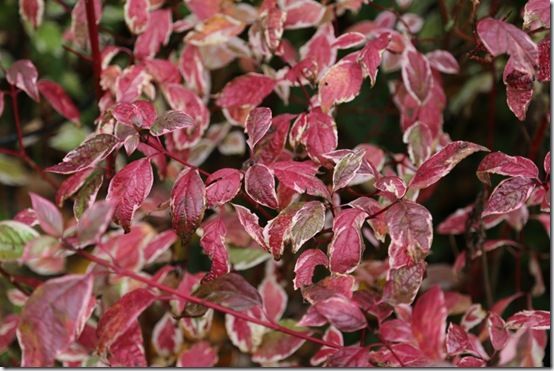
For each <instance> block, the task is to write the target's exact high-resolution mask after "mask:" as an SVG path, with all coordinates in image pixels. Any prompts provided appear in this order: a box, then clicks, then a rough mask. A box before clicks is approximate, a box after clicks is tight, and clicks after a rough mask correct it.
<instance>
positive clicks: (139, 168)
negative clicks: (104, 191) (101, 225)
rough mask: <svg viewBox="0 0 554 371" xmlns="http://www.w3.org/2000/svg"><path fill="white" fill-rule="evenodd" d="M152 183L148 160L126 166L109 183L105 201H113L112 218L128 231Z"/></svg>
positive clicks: (152, 176) (152, 177)
mask: <svg viewBox="0 0 554 371" xmlns="http://www.w3.org/2000/svg"><path fill="white" fill-rule="evenodd" d="M153 183H154V174H153V172H152V166H151V165H150V160H149V159H148V158H142V159H140V160H136V161H133V162H131V163H130V164H127V165H126V166H125V167H124V168H123V169H121V170H120V171H119V172H118V173H117V174H115V176H114V177H113V178H112V180H111V181H110V186H109V187H108V195H107V196H106V200H114V202H115V204H116V207H115V212H114V216H115V218H116V220H117V221H118V223H119V224H120V225H121V226H122V227H123V228H124V229H125V230H126V231H128V230H129V228H131V221H132V219H133V215H134V214H135V211H136V210H137V209H138V208H139V207H140V206H141V205H142V203H143V202H144V200H146V197H148V194H149V193H150V190H151V189H152V184H153Z"/></svg>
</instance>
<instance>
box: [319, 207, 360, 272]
mask: <svg viewBox="0 0 554 371" xmlns="http://www.w3.org/2000/svg"><path fill="white" fill-rule="evenodd" d="M366 217H367V215H366V213H364V212H363V211H361V210H358V209H344V210H341V211H340V212H339V213H338V215H337V216H336V217H335V220H334V221H333V240H332V241H331V244H330V245H329V250H328V252H327V254H328V255H329V267H330V269H331V272H337V273H349V272H352V271H353V270H355V269H356V267H357V266H358V264H360V260H361V258H362V251H363V242H362V235H361V232H360V231H361V228H362V224H363V222H364V220H365V218H366Z"/></svg>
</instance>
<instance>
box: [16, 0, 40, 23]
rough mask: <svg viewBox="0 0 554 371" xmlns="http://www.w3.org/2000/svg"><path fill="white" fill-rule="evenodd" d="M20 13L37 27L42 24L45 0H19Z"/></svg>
mask: <svg viewBox="0 0 554 371" xmlns="http://www.w3.org/2000/svg"><path fill="white" fill-rule="evenodd" d="M19 14H20V15H21V18H23V19H24V20H25V21H26V22H29V23H30V24H31V25H32V26H33V28H34V29H37V28H38V27H39V26H40V25H41V24H42V16H43V15H44V0H19Z"/></svg>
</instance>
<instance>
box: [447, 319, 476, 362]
mask: <svg viewBox="0 0 554 371" xmlns="http://www.w3.org/2000/svg"><path fill="white" fill-rule="evenodd" d="M469 346H470V345H469V338H468V336H467V332H466V330H464V328H463V327H462V326H458V325H456V324H454V323H450V326H448V333H447V334H446V352H447V353H448V354H449V355H457V354H460V353H463V352H464V351H465V350H467V349H468V348H469Z"/></svg>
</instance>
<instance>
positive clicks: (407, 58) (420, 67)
mask: <svg viewBox="0 0 554 371" xmlns="http://www.w3.org/2000/svg"><path fill="white" fill-rule="evenodd" d="M402 81H404V85H405V87H406V89H407V90H408V93H409V94H410V95H411V96H412V98H414V99H415V100H416V102H418V103H419V104H423V103H425V101H426V100H427V97H428V96H429V92H430V91H431V86H432V84H433V78H432V74H431V66H430V65H429V62H428V61H427V58H426V57H425V56H424V55H422V54H421V53H419V52H417V51H416V50H415V49H406V50H405V51H404V53H403V54H402Z"/></svg>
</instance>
